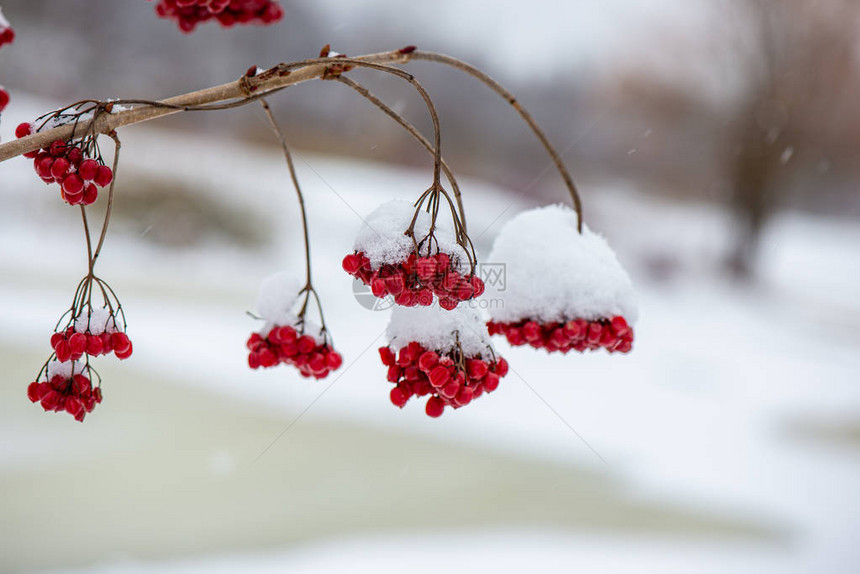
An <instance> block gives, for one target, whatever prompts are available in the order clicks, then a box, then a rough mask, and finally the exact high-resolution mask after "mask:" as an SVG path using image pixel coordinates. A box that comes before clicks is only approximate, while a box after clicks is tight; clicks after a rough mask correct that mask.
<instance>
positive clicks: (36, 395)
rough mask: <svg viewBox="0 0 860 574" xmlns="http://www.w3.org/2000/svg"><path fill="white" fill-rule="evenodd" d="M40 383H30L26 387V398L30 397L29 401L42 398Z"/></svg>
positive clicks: (33, 401) (36, 400)
mask: <svg viewBox="0 0 860 574" xmlns="http://www.w3.org/2000/svg"><path fill="white" fill-rule="evenodd" d="M42 389H43V387H42V385H41V383H30V384H29V386H28V387H27V398H28V399H30V402H32V403H35V402H38V401H39V400H41V398H42Z"/></svg>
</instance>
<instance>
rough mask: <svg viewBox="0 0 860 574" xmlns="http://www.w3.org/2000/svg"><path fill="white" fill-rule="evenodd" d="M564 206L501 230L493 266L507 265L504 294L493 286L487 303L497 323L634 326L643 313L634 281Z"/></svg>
mask: <svg viewBox="0 0 860 574" xmlns="http://www.w3.org/2000/svg"><path fill="white" fill-rule="evenodd" d="M576 224H577V218H576V213H575V212H574V211H573V210H571V209H570V208H568V207H566V206H563V205H550V206H546V207H540V208H537V209H532V210H529V211H526V212H523V213H521V214H519V215H517V216H516V217H514V218H513V219H511V220H510V221H509V222H508V223H506V224H505V225H504V227H502V229H501V231H500V232H499V235H498V237H496V240H495V243H494V244H493V249H492V252H491V253H490V255H489V258H488V261H489V262H492V263H503V264H505V273H506V281H505V289H504V291H502V290H500V289H498V288H494V286H493V285H489V286H488V290H487V293H486V294H485V295H484V297H485V298H498V299H499V300H501V303H502V304H500V305H491V306H490V315H491V316H492V318H493V320H494V321H497V322H502V323H509V322H510V323H513V322H517V321H520V320H522V319H526V318H532V319H536V320H538V321H542V322H555V321H563V320H566V319H575V318H583V319H587V320H595V319H601V318H608V317H614V316H616V315H622V316H623V317H624V318H625V319H627V321H628V322H629V323H631V324H632V323H633V322H634V321H635V320H636V317H637V314H638V311H637V304H636V297H635V294H634V292H633V285H632V284H631V282H630V277H628V276H627V273H626V272H625V271H624V269H622V267H621V264H620V263H618V259H617V258H616V257H615V253H614V252H613V251H612V249H611V248H610V247H609V245H608V244H607V243H606V240H605V239H604V238H603V237H601V236H600V235H598V234H596V233H594V232H592V231H591V230H590V229H588V227H587V226H585V225H583V228H582V233H581V234H580V233H579V232H578V231H577V229H576Z"/></svg>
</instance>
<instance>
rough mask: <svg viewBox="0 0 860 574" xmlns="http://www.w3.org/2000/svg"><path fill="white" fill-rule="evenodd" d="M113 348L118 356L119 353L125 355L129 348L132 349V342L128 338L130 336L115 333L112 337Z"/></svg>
mask: <svg viewBox="0 0 860 574" xmlns="http://www.w3.org/2000/svg"><path fill="white" fill-rule="evenodd" d="M110 343H111V347H113V350H114V352H115V353H117V355H119V353H125V352H126V350H128V348H129V347H131V340H130V339H129V338H128V335H126V334H125V333H122V332H118V333H113V334H112V335H111V336H110Z"/></svg>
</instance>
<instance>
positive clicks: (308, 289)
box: [260, 98, 328, 341]
mask: <svg viewBox="0 0 860 574" xmlns="http://www.w3.org/2000/svg"><path fill="white" fill-rule="evenodd" d="M260 105H261V106H263V110H264V111H265V112H266V118H267V119H268V120H269V126H270V127H271V128H272V131H273V132H274V133H275V135H276V136H277V137H278V140H279V141H280V143H281V149H282V150H283V152H284V159H285V160H286V162H287V169H288V170H289V172H290V179H292V181H293V187H294V188H295V190H296V197H297V198H298V200H299V211H300V212H301V214H302V232H303V234H304V240H305V286H304V287H303V288H302V291H303V292H304V293H305V301H304V304H303V305H302V308H301V310H300V311H299V321H301V326H302V332H304V323H305V312H306V311H307V308H308V299H309V298H310V295H311V294H313V296H314V298H315V299H316V303H317V309H318V310H319V315H320V324H321V327H322V330H323V331H324V332H326V325H325V318H324V317H323V311H322V305H321V304H320V299H319V295H317V292H316V289H314V286H313V279H312V276H311V240H310V233H309V231H308V214H307V209H306V208H305V197H304V194H303V193H302V188H301V186H300V185H299V178H298V175H297V174H296V166H295V164H294V163H293V154H292V153H291V152H290V146H289V144H288V143H287V138H286V136H285V135H284V132H283V131H282V130H281V127H280V126H279V125H278V122H277V120H276V119H275V115H274V114H273V113H272V109H271V108H270V107H269V102H267V101H266V100H265V99H264V98H261V99H260ZM326 337H328V335H327V332H326ZM326 341H328V339H327V338H326Z"/></svg>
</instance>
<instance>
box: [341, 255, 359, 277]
mask: <svg viewBox="0 0 860 574" xmlns="http://www.w3.org/2000/svg"><path fill="white" fill-rule="evenodd" d="M360 268H361V258H360V257H359V256H358V255H356V254H355V253H350V254H349V255H347V256H346V257H344V258H343V270H344V271H346V272H347V273H349V274H350V275H355V274H356V273H357V272H358V270H359V269H360Z"/></svg>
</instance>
